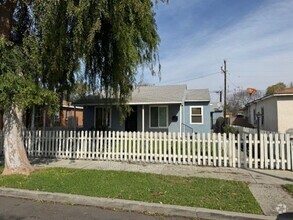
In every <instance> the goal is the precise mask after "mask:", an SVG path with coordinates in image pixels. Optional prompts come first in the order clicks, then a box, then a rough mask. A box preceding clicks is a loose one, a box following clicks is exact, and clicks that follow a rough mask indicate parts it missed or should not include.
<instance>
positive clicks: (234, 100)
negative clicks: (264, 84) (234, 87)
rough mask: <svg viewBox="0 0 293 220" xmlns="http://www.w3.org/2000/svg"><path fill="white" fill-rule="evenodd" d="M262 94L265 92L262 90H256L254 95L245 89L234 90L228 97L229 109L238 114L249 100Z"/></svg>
mask: <svg viewBox="0 0 293 220" xmlns="http://www.w3.org/2000/svg"><path fill="white" fill-rule="evenodd" d="M261 96H263V92H261V91H256V93H255V94H253V95H250V94H248V93H247V92H246V91H245V90H240V91H237V92H234V93H232V94H230V95H228V97H227V109H228V111H230V112H231V113H232V114H233V115H236V114H237V113H238V112H239V111H240V109H242V108H243V107H245V105H246V104H247V103H248V102H251V101H253V100H255V99H257V98H260V97H261Z"/></svg>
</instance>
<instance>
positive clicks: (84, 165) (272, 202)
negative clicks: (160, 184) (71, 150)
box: [32, 159, 293, 216]
mask: <svg viewBox="0 0 293 220" xmlns="http://www.w3.org/2000/svg"><path fill="white" fill-rule="evenodd" d="M32 163H33V164H34V165H35V166H36V167H66V168H79V169H98V170H117V171H131V172H143V173H155V174H161V175H175V176H186V177H191V176H193V177H202V178H216V179H224V180H235V181H244V182H247V183H248V184H249V189H250V191H251V192H252V194H253V195H254V197H255V198H256V200H257V201H258V203H259V204H260V206H261V208H262V210H263V212H264V214H265V215H267V216H277V215H278V214H279V213H278V211H277V209H278V208H277V207H281V208H284V205H285V208H286V211H287V212H293V198H292V197H291V196H290V195H289V194H288V193H287V192H285V191H284V190H283V189H282V187H281V185H284V184H293V172H291V171H281V170H261V169H241V168H226V167H225V168H224V167H198V166H188V165H169V164H149V163H148V164H142V163H137V164H134V163H128V162H112V161H87V160H48V159H38V160H34V161H32Z"/></svg>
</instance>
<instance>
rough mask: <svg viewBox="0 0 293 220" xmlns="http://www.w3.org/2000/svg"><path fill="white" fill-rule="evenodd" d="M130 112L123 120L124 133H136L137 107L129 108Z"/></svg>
mask: <svg viewBox="0 0 293 220" xmlns="http://www.w3.org/2000/svg"><path fill="white" fill-rule="evenodd" d="M131 108H132V112H131V113H130V115H129V116H128V117H127V118H126V119H125V131H137V106H131Z"/></svg>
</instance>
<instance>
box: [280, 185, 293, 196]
mask: <svg viewBox="0 0 293 220" xmlns="http://www.w3.org/2000/svg"><path fill="white" fill-rule="evenodd" d="M282 187H283V188H284V189H285V190H286V191H288V192H289V194H290V195H291V196H293V184H287V185H282Z"/></svg>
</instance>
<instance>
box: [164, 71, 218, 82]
mask: <svg viewBox="0 0 293 220" xmlns="http://www.w3.org/2000/svg"><path fill="white" fill-rule="evenodd" d="M218 73H221V72H214V73H208V74H205V75H201V76H197V77H193V78H189V79H185V80H182V81H176V83H183V82H188V81H191V80H195V79H202V78H205V77H208V76H212V75H216V74H218ZM174 81H175V80H169V81H164V83H170V82H174Z"/></svg>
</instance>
